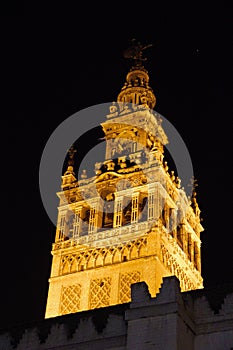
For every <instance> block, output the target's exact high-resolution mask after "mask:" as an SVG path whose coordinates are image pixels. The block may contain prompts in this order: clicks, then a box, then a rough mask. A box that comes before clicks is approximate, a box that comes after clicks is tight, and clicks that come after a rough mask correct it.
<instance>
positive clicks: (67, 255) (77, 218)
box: [45, 57, 203, 318]
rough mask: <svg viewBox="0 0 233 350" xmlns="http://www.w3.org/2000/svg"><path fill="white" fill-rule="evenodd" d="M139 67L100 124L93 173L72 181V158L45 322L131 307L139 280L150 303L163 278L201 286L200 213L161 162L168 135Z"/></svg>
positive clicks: (60, 210) (65, 182) (183, 287)
mask: <svg viewBox="0 0 233 350" xmlns="http://www.w3.org/2000/svg"><path fill="white" fill-rule="evenodd" d="M136 62H137V64H136V66H133V67H132V69H131V70H130V72H129V73H128V74H127V77H126V83H125V85H124V86H123V88H122V90H121V92H120V93H119V95H118V98H117V102H115V103H113V104H112V106H111V107H110V111H109V114H108V115H107V116H106V120H105V122H103V123H102V124H101V126H102V129H103V131H104V133H105V135H106V154H105V160H104V161H103V163H96V164H95V173H96V175H95V176H94V177H92V178H88V177H87V175H86V173H85V172H84V173H83V174H82V177H81V180H79V181H78V180H77V179H76V177H75V173H74V167H73V166H74V163H73V155H74V150H73V149H72V150H71V151H70V161H69V164H68V169H67V171H66V172H65V173H64V175H63V176H62V185H61V192H59V193H58V197H59V199H60V202H59V207H58V220H57V229H56V239H55V243H54V244H53V247H52V255H53V260H52V268H51V276H50V279H49V291H48V299H47V307H46V315H45V317H46V318H49V317H55V316H58V315H62V314H67V313H72V312H78V311H82V310H89V309H94V308H99V307H104V306H109V305H115V304H120V303H125V302H129V301H130V285H131V284H132V283H136V282H139V281H145V282H146V283H147V285H148V287H149V291H150V294H151V296H152V297H155V296H156V294H157V293H158V292H159V288H160V286H161V282H162V278H163V277H165V276H171V275H176V276H177V277H178V279H179V280H180V285H181V290H182V291H188V290H194V289H198V288H203V279H202V276H201V254H200V246H201V241H200V232H201V231H203V227H202V225H201V223H200V210H199V208H198V204H197V201H196V197H195V195H193V197H192V198H188V197H187V195H186V194H185V191H184V189H182V188H181V186H180V179H179V178H178V177H177V176H175V175H174V171H169V168H168V165H167V162H166V161H164V149H163V146H164V145H166V144H167V143H168V140H167V136H166V135H165V132H164V130H163V128H162V125H161V119H160V117H159V116H158V115H157V116H156V113H152V111H151V109H152V108H153V107H154V106H155V103H156V98H155V95H154V93H153V91H152V89H151V88H150V87H149V76H148V73H147V71H146V70H145V68H144V67H143V65H142V62H141V61H139V60H138V57H137V61H136ZM145 151H147V153H146V152H145ZM67 201H68V204H67Z"/></svg>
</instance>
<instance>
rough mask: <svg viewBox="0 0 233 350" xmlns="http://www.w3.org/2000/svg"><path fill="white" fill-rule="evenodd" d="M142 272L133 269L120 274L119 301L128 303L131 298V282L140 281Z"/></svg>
mask: <svg viewBox="0 0 233 350" xmlns="http://www.w3.org/2000/svg"><path fill="white" fill-rule="evenodd" d="M140 279H141V274H140V272H139V271H133V272H129V273H124V274H121V275H120V288H119V302H120V303H128V302H129V301H130V300H131V284H132V283H136V282H140Z"/></svg>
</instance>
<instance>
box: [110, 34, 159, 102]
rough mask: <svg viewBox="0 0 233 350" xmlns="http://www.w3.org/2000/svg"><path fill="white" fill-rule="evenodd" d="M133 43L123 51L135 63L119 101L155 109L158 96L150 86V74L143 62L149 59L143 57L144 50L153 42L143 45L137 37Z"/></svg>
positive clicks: (118, 98)
mask: <svg viewBox="0 0 233 350" xmlns="http://www.w3.org/2000/svg"><path fill="white" fill-rule="evenodd" d="M131 42H132V45H131V46H130V47H129V48H128V49H126V50H125V51H124V52H123V56H124V57H125V58H126V59H131V60H133V65H132V67H131V69H130V71H129V73H128V74H127V76H126V82H125V84H124V86H123V87H122V89H121V92H120V93H119V95H118V97H117V102H123V103H132V104H137V105H144V106H145V107H147V108H151V109H153V108H154V106H155V104H156V98H155V95H154V93H153V90H152V89H151V87H150V86H149V75H148V72H147V70H146V69H145V67H144V65H143V62H144V61H146V60H147V58H146V57H142V54H143V51H144V50H145V49H146V48H148V47H151V46H152V44H148V45H142V44H141V43H140V42H137V41H136V39H132V41H131Z"/></svg>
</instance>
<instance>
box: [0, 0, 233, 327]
mask: <svg viewBox="0 0 233 350" xmlns="http://www.w3.org/2000/svg"><path fill="white" fill-rule="evenodd" d="M163 3H164V5H161V3H160V2H154V6H155V10H153V11H152V9H150V8H146V7H143V4H142V5H141V7H142V8H138V9H137V8H136V5H135V7H134V9H133V10H132V9H130V10H126V9H124V10H123V8H122V7H120V5H118V7H116V8H114V7H112V8H110V7H109V8H107V9H105V11H106V12H105V13H103V12H102V10H101V9H100V8H96V9H93V8H92V9H91V10H90V9H87V8H86V9H84V8H82V9H79V8H77V9H75V10H74V9H73V10H72V8H69V9H68V8H66V9H64V11H63V8H62V7H60V8H59V9H58V12H59V14H58V15H56V14H55V13H54V14H53V15H48V16H45V13H46V11H38V14H37V15H35V13H37V10H36V9H32V12H29V9H27V8H26V7H25V8H24V9H21V11H20V12H19V13H17V12H15V13H10V12H9V13H8V14H6V15H2V16H1V22H0V25H1V34H0V35H1V42H0V43H1V123H2V128H1V130H2V134H1V135H2V138H1V141H2V148H1V149H2V172H1V174H2V192H3V197H2V199H3V200H2V220H1V222H2V224H3V225H2V226H1V236H2V240H1V293H2V297H1V299H0V300H1V312H0V327H1V328H7V327H10V326H11V325H14V324H24V323H30V322H36V321H40V320H42V319H43V318H44V314H45V306H46V298H47V291H48V278H49V275H50V267H51V254H50V251H51V246H52V243H53V241H54V237H55V226H54V225H53V223H52V222H51V220H50V219H49V217H48V215H47V213H46V211H45V209H44V206H43V203H42V200H41V196H40V190H39V165H40V159H41V155H42V152H43V149H44V147H45V145H46V142H47V140H48V139H49V137H50V135H51V134H52V133H53V131H54V130H55V129H56V127H57V126H58V125H59V124H60V123H62V122H63V121H64V120H65V119H66V118H68V117H69V116H71V115H72V114H74V113H76V112H78V111H80V110H82V109H84V108H87V107H89V106H93V105H97V104H100V103H106V102H112V101H115V100H116V98H117V95H118V93H119V92H120V90H121V87H122V86H123V84H124V82H125V77H126V74H127V72H128V70H129V69H130V66H131V63H130V61H129V60H127V59H125V58H124V57H123V54H122V53H123V51H124V50H125V49H126V48H127V47H128V46H129V45H130V41H131V39H132V38H136V39H137V40H138V41H140V42H141V43H143V44H153V46H152V47H151V48H148V49H147V51H146V53H145V56H146V57H147V61H146V62H145V67H146V69H147V70H148V72H149V76H150V86H151V87H152V88H153V91H154V93H155V95H156V98H157V104H156V106H155V110H156V111H157V112H159V113H160V114H161V115H162V116H164V117H165V118H166V119H168V120H169V121H170V122H171V123H172V124H173V125H174V127H175V128H176V129H177V131H178V132H179V134H180V135H181V137H182V139H183V140H184V142H185V144H186V147H187V148H188V150H189V153H190V156H191V159H192V164H193V168H194V176H195V178H196V179H197V183H198V187H197V200H198V203H199V207H200V209H201V217H202V219H203V221H202V224H203V227H204V229H205V230H204V231H203V233H202V235H201V239H202V276H203V278H204V286H205V287H206V288H208V287H211V286H215V285H222V284H223V285H225V284H229V283H233V258H232V256H233V255H232V234H233V232H232V231H233V230H232V212H233V211H232V209H233V208H232V200H231V197H232V143H231V141H232V133H231V132H230V131H231V128H232V116H233V114H232V58H233V57H232V56H233V55H232V16H231V15H232V9H231V8H230V5H228V6H227V5H224V4H222V2H219V3H218V4H213V3H211V6H207V4H206V5H204V4H203V3H202V4H201V5H198V4H197V3H196V2H195V3H193V5H190V4H189V5H187V7H184V6H181V5H177V4H173V5H171V3H172V2H171V3H169V4H166V3H165V2H163ZM132 7H133V6H132ZM81 19H84V22H83V23H81V22H80V21H81ZM103 120H104V116H103ZM97 136H98V135H97V134H96V135H95V133H93V136H92V139H90V138H89V139H86V140H85V147H86V148H84V146H83V148H80V149H79V150H77V157H80V159H81V157H82V156H83V155H84V154H85V150H86V149H91V147H92V145H93V144H95V142H97V140H96V139H95V138H97Z"/></svg>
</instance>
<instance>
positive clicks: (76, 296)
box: [60, 284, 81, 315]
mask: <svg viewBox="0 0 233 350" xmlns="http://www.w3.org/2000/svg"><path fill="white" fill-rule="evenodd" d="M80 296H81V286H80V284H73V285H72V286H68V287H64V286H63V287H62V292H61V303H60V315H65V314H70V313H72V312H77V311H78V310H79V309H80Z"/></svg>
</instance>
